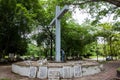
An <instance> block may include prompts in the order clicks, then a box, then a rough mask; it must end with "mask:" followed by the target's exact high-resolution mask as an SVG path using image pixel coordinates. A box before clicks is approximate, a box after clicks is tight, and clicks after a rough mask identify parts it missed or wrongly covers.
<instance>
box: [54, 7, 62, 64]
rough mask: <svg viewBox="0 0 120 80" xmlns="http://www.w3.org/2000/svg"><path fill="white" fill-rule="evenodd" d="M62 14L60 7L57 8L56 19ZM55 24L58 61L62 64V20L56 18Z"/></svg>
mask: <svg viewBox="0 0 120 80" xmlns="http://www.w3.org/2000/svg"><path fill="white" fill-rule="evenodd" d="M59 13H60V7H59V6H56V17H57V16H58V15H59ZM55 24H56V44H55V45H56V57H55V58H56V61H57V62H60V61H61V59H60V49H61V44H60V42H61V39H60V38H61V31H60V30H61V26H60V19H58V18H56V20H55Z"/></svg>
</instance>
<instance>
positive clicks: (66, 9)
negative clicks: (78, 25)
mask: <svg viewBox="0 0 120 80" xmlns="http://www.w3.org/2000/svg"><path fill="white" fill-rule="evenodd" d="M68 10H69V6H67V5H66V6H64V7H63V9H62V10H61V11H60V13H59V14H58V15H57V16H56V17H55V18H54V19H53V20H52V21H51V22H50V25H49V26H53V25H54V24H55V20H56V19H60V18H61V17H62V16H63V15H64V14H65V13H66V12H67V11H68Z"/></svg>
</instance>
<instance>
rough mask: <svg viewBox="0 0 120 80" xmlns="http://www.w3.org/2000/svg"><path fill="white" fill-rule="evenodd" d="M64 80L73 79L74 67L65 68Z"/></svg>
mask: <svg viewBox="0 0 120 80" xmlns="http://www.w3.org/2000/svg"><path fill="white" fill-rule="evenodd" d="M63 78H72V67H70V66H63Z"/></svg>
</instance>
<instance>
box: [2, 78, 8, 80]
mask: <svg viewBox="0 0 120 80" xmlns="http://www.w3.org/2000/svg"><path fill="white" fill-rule="evenodd" d="M0 80H10V79H8V78H2V79H0Z"/></svg>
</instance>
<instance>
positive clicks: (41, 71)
mask: <svg viewBox="0 0 120 80" xmlns="http://www.w3.org/2000/svg"><path fill="white" fill-rule="evenodd" d="M37 78H40V79H46V78H47V67H39V71H38V74H37Z"/></svg>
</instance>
